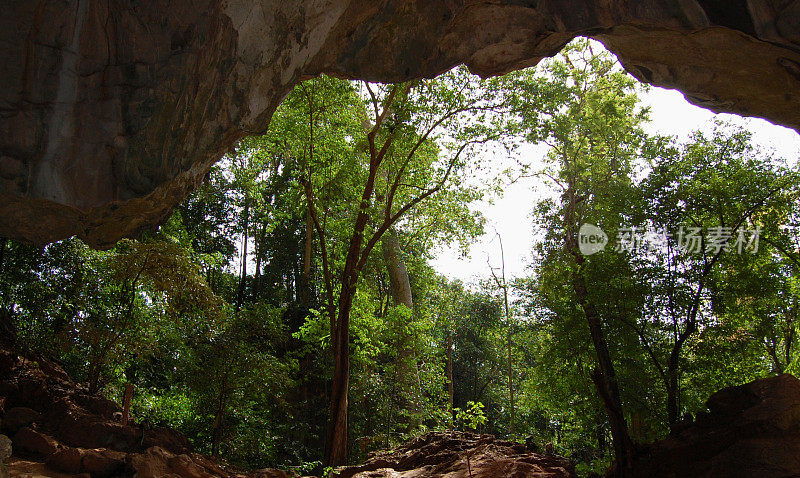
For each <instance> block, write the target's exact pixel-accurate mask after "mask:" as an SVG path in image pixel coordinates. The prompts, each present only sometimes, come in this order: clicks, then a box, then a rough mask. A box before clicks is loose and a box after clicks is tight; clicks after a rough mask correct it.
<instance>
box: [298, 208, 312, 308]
mask: <svg viewBox="0 0 800 478" xmlns="http://www.w3.org/2000/svg"><path fill="white" fill-rule="evenodd" d="M313 248H314V220H313V218H312V217H311V206H308V207H307V208H306V238H305V250H304V251H303V274H302V276H301V277H300V282H299V284H298V289H299V290H298V294H299V296H300V303H301V304H303V305H308V303H309V301H310V300H311V254H312V252H313Z"/></svg>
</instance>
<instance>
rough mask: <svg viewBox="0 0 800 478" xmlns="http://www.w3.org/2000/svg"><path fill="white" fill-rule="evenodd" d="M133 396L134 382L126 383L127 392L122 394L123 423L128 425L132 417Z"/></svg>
mask: <svg viewBox="0 0 800 478" xmlns="http://www.w3.org/2000/svg"><path fill="white" fill-rule="evenodd" d="M132 398H133V384H132V383H130V382H127V383H126V384H125V394H124V395H123V396H122V425H127V424H128V422H129V421H130V419H131V399H132Z"/></svg>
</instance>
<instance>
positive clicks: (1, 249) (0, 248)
mask: <svg viewBox="0 0 800 478" xmlns="http://www.w3.org/2000/svg"><path fill="white" fill-rule="evenodd" d="M7 244H8V238H7V237H0V277H3V275H2V272H3V261H4V260H5V257H6V246H7Z"/></svg>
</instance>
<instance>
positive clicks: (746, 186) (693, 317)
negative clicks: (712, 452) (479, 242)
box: [0, 40, 800, 472]
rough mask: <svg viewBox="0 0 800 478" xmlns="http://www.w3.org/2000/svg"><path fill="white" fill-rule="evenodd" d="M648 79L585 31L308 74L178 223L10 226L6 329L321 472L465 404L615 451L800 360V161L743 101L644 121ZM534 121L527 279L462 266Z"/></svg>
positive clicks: (173, 418)
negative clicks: (536, 155) (733, 111)
mask: <svg viewBox="0 0 800 478" xmlns="http://www.w3.org/2000/svg"><path fill="white" fill-rule="evenodd" d="M644 88H645V87H644V86H643V85H641V84H639V83H637V82H636V81H635V80H634V79H633V78H632V77H630V76H629V75H627V74H626V73H625V72H624V71H623V70H622V69H621V67H620V66H619V65H618V64H617V63H616V62H615V60H614V58H613V57H612V56H611V55H610V54H608V53H606V52H605V51H601V49H600V48H598V46H597V45H596V44H592V43H590V42H588V41H585V40H580V41H576V42H573V43H572V44H570V45H569V46H568V47H567V48H566V49H565V50H564V51H563V52H562V53H561V55H560V56H559V57H557V58H554V59H551V60H547V61H544V62H543V63H542V64H541V65H540V66H539V67H537V68H535V69H529V70H524V71H520V72H515V73H511V74H509V75H506V76H504V77H501V78H494V79H489V80H480V79H477V78H476V77H474V76H472V75H470V74H469V73H468V72H467V71H466V70H464V69H460V68H459V69H455V70H453V71H452V72H450V73H448V74H446V75H443V76H441V77H439V78H436V79H433V80H420V81H416V82H411V83H407V84H400V85H377V84H368V83H358V82H348V81H344V80H339V79H334V78H328V77H320V78H317V79H313V80H309V81H307V82H305V83H303V84H301V85H299V86H298V87H297V88H296V89H295V90H294V91H293V92H292V93H291V94H290V95H289V97H288V98H287V99H286V100H285V102H284V103H283V105H282V106H281V108H280V109H279V110H278V111H277V112H276V114H275V116H274V118H273V120H272V124H271V126H270V130H269V131H268V132H267V133H266V134H264V135H262V136H256V137H250V138H247V139H245V140H243V141H242V142H240V143H239V144H238V145H237V147H236V148H235V149H234V150H233V151H231V152H230V153H229V154H227V155H226V156H225V157H224V158H223V160H222V161H221V162H220V163H218V164H217V165H216V166H214V167H213V168H212V169H211V171H209V173H208V176H207V178H206V181H205V182H204V183H203V185H202V186H201V187H200V189H199V190H198V191H196V192H195V193H194V194H193V195H192V196H191V197H190V198H188V199H187V200H186V201H184V202H183V203H182V204H181V205H180V206H179V207H177V208H176V209H175V211H174V213H173V214H172V216H171V217H170V218H169V219H168V220H167V221H166V222H165V223H164V224H163V225H161V226H160V227H159V228H158V230H157V231H153V232H150V233H147V234H145V235H144V236H143V237H141V238H139V239H137V240H125V241H122V242H120V243H119V244H117V245H116V247H114V248H113V249H111V250H108V251H96V250H92V249H90V248H88V247H87V246H85V245H84V244H82V243H81V242H80V241H79V240H76V239H70V240H65V241H61V242H58V243H53V244H49V245H47V246H45V247H34V246H30V245H26V244H21V243H18V242H14V241H10V240H2V242H0V245H2V249H0V319H2V327H3V334H4V335H5V336H6V337H7V338H12V336H13V340H14V341H15V343H16V345H17V346H19V347H21V348H22V349H23V350H26V351H28V352H29V353H42V354H46V355H48V356H50V357H54V358H55V359H57V360H58V361H60V362H61V363H62V364H63V365H64V366H65V367H66V368H67V370H68V371H69V372H70V373H71V374H72V376H73V377H74V378H75V379H77V380H80V381H83V382H85V383H86V385H87V387H88V388H89V389H91V390H92V391H99V392H101V393H103V394H105V395H106V396H108V397H109V398H111V399H113V400H117V401H122V400H123V390H124V389H125V387H126V385H133V388H134V394H133V403H132V410H133V415H134V417H135V419H136V420H137V421H145V422H149V423H151V424H163V425H169V426H172V427H175V428H177V429H179V430H180V431H182V432H183V433H184V434H186V436H187V437H188V438H189V439H190V440H191V441H192V442H193V444H194V446H195V447H196V449H197V450H198V451H201V452H206V453H210V454H213V455H217V456H219V457H221V458H222V459H224V460H227V461H228V462H229V463H231V464H234V465H238V466H242V467H250V468H258V467H264V466H275V467H284V468H286V467H293V468H295V469H297V470H299V471H312V470H316V471H318V472H319V471H320V470H321V468H322V464H323V460H324V459H325V458H326V457H327V461H328V462H336V461H338V460H337V459H336V457H335V456H333V457H332V456H330V455H329V454H326V449H327V450H328V451H330V449H331V447H336V446H337V445H336V440H337V438H336V433H335V432H332V430H337V429H338V430H340V431H341V430H343V436H344V439H345V442H344V443H345V447H344V448H343V450H345V451H347V459H348V460H349V461H351V462H354V461H357V460H359V459H362V458H363V457H364V456H365V455H366V453H367V452H369V451H372V450H375V449H380V448H387V447H391V446H393V445H396V444H397V443H398V442H399V441H401V440H404V439H406V438H408V437H409V436H413V435H415V434H419V433H422V432H424V431H425V430H429V429H442V428H453V427H455V428H461V429H478V430H480V431H483V432H489V433H494V434H498V435H502V436H510V437H512V438H515V439H520V440H524V439H525V438H526V437H532V439H533V440H534V441H536V442H538V443H541V444H542V445H543V444H545V443H551V444H552V445H553V446H554V447H555V450H556V451H557V452H559V453H561V454H564V455H566V456H570V457H572V458H574V459H575V460H576V461H577V462H579V464H580V466H579V469H580V470H582V471H589V470H594V471H602V470H603V469H604V468H605V467H606V466H608V465H609V464H610V462H611V459H612V458H613V455H614V450H615V449H616V450H617V454H618V455H617V456H619V451H620V448H619V447H624V446H626V445H625V443H626V441H629V442H630V443H634V442H646V441H652V440H654V439H657V438H659V437H661V436H663V435H664V434H665V433H666V432H667V431H668V430H669V426H670V425H672V424H674V423H676V422H677V421H678V420H680V419H681V417H682V416H683V415H684V414H686V413H693V412H696V411H699V410H702V408H703V401H704V400H705V398H706V397H707V396H708V395H709V394H710V393H712V392H713V391H715V390H717V389H719V388H721V387H723V386H729V385H734V384H739V383H743V382H746V381H749V380H752V379H754V378H757V377H762V376H767V375H770V374H775V373H784V372H789V373H797V372H798V370H797V369H798V358H800V354H798V351H797V343H798V341H800V338H799V337H798V336H797V335H798V332H800V330H798V319H800V316H798V307H799V306H800V253H799V252H798V245H799V244H798V233H797V227H798V219H799V218H800V201H799V200H798V199H799V198H798V196H800V174H799V173H798V170H797V167H796V165H790V164H787V163H786V162H785V161H784V160H781V159H779V158H775V157H773V156H772V155H771V154H770V153H769V152H768V151H766V150H763V149H761V148H760V147H759V146H758V145H755V144H754V143H753V141H752V138H751V135H750V134H749V133H748V132H747V131H745V130H742V129H738V128H734V127H732V126H730V125H727V124H724V123H718V124H716V125H715V127H713V128H711V129H709V130H708V131H703V132H696V133H695V134H694V135H693V136H692V137H691V138H690V139H689V140H688V141H685V142H678V141H677V140H676V139H675V138H670V137H664V136H658V135H653V134H648V133H647V132H646V128H645V125H646V124H647V121H648V114H649V112H648V111H647V109H645V108H643V107H642V106H641V102H640V99H639V96H638V95H639V94H640V93H641V92H642V91H644ZM522 142H529V143H532V144H542V145H545V146H546V147H547V154H546V158H545V160H544V165H543V166H542V167H541V168H539V167H537V166H535V165H523V166H524V167H525V168H526V169H525V172H526V173H527V174H536V175H539V176H541V177H544V178H547V181H548V183H549V184H550V185H551V186H552V190H553V191H554V192H555V195H554V196H553V199H542V200H539V201H538V202H534V201H533V200H532V202H531V204H530V205H529V207H531V208H533V209H534V214H533V222H532V224H531V225H521V226H520V227H533V228H535V229H536V230H537V231H541V232H542V240H541V241H540V242H539V243H537V244H535V245H532V247H533V249H534V260H533V263H532V264H530V266H531V267H530V271H531V273H530V275H529V276H528V277H522V278H516V280H514V281H513V282H512V281H510V280H509V282H506V278H505V276H504V275H500V274H499V271H494V270H490V269H489V268H488V267H487V273H486V277H485V281H484V283H482V284H478V285H476V286H474V287H466V286H465V285H463V284H462V283H460V282H458V281H451V280H447V279H445V278H444V277H443V276H442V275H440V274H439V273H437V271H435V270H434V269H433V268H432V267H431V265H430V260H431V259H432V258H433V256H434V254H435V251H436V250H437V248H438V247H460V248H462V249H466V247H467V246H468V245H469V243H470V242H471V241H472V240H473V239H475V238H476V237H478V236H480V235H481V234H482V233H483V218H482V217H481V216H480V215H479V214H477V213H476V212H475V208H474V203H475V202H476V201H478V200H480V199H481V198H483V197H484V196H486V195H489V194H492V193H493V192H494V191H495V188H496V185H497V182H496V181H495V179H496V178H489V179H486V180H485V181H483V182H481V181H478V180H476V178H481V177H485V176H486V174H485V173H482V172H481V168H482V167H483V164H482V158H485V157H487V155H486V154H484V153H485V152H486V151H488V150H492V151H493V152H494V154H498V153H497V152H498V151H501V152H502V153H501V154H505V153H506V152H513V150H514V148H515V147H516V146H517V145H518V144H520V143H522ZM586 224H590V225H593V226H597V227H599V228H600V229H602V230H603V231H605V232H606V233H607V239H608V241H607V244H605V249H604V250H603V251H600V252H596V253H592V254H589V252H595V251H589V252H587V251H586V250H583V249H582V247H583V246H585V245H586V244H585V242H584V240H586V237H587V236H586V235H585V234H584V232H585V231H586V229H584V228H583V226H585V225H586ZM345 359H346V360H345ZM345 372H346V375H343V374H344V373H345ZM342 387H343V388H342ZM342 393H343V395H342ZM336 396H343V397H344V398H345V400H344V402H343V410H344V421H341V420H339V419H338V418H341V417H342V416H341V408H342V403H341V402H337V400H335V399H333V400H332V398H335V397H336ZM337 417H338V418H337ZM342 426H343V427H344V428H343V429H342V428H341V427H342ZM332 433H333V434H332ZM339 438H341V436H340V437H339ZM331 440H333V442H332V441H331ZM615 447H616V448H615ZM334 455H335V453H334Z"/></svg>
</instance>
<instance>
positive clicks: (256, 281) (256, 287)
mask: <svg viewBox="0 0 800 478" xmlns="http://www.w3.org/2000/svg"><path fill="white" fill-rule="evenodd" d="M266 238H267V221H263V222H262V223H261V231H260V232H259V235H258V238H257V239H256V241H257V242H256V244H255V247H254V249H255V254H256V271H255V273H253V301H254V302H258V297H259V296H260V295H261V259H262V257H263V256H264V251H263V248H264V241H265V240H266Z"/></svg>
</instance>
